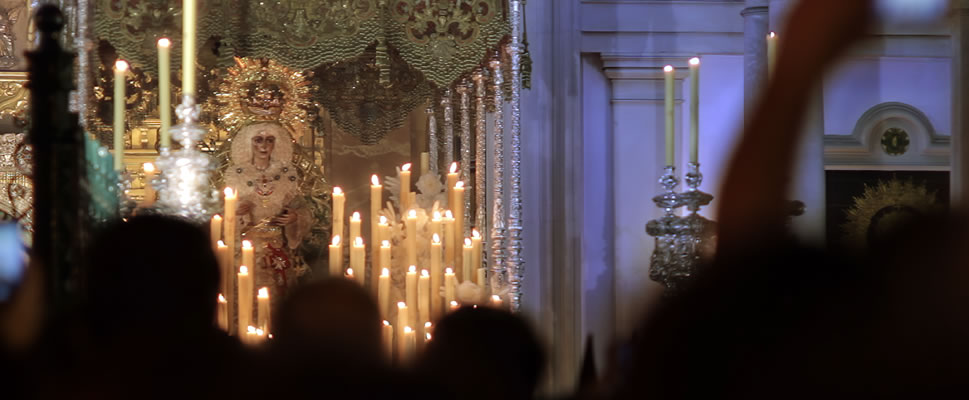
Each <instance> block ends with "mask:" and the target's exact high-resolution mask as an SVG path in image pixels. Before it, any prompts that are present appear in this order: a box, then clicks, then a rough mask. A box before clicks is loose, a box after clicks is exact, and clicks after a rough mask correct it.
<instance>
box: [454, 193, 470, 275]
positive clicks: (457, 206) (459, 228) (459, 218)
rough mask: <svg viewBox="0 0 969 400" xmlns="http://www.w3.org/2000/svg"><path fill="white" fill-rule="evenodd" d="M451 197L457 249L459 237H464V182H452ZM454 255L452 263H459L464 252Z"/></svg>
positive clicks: (456, 247)
mask: <svg viewBox="0 0 969 400" xmlns="http://www.w3.org/2000/svg"><path fill="white" fill-rule="evenodd" d="M451 197H453V199H454V207H451V210H452V211H453V212H454V248H455V249H458V248H459V247H461V243H462V240H461V238H463V237H464V182H462V181H458V183H456V184H454V188H453V190H452V191H451ZM455 251H457V250H455ZM455 257H456V259H455V260H454V265H455V266H457V265H461V263H462V262H463V261H462V260H464V254H463V253H456V254H455ZM461 279H463V280H470V279H471V278H470V277H468V276H463V277H462V278H461Z"/></svg>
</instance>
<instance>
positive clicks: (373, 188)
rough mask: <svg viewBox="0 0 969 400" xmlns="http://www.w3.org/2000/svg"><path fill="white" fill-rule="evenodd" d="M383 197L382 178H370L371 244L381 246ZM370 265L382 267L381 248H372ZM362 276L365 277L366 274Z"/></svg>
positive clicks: (373, 176) (374, 176)
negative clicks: (380, 223) (380, 225)
mask: <svg viewBox="0 0 969 400" xmlns="http://www.w3.org/2000/svg"><path fill="white" fill-rule="evenodd" d="M383 196H384V187H383V185H381V184H380V178H379V177H377V175H376V174H374V175H372V176H371V177H370V243H377V244H379V243H380V241H381V240H383V239H382V238H381V237H380V227H379V226H378V224H379V222H380V210H381V207H380V204H381V203H382V199H383ZM370 265H371V266H373V268H377V267H376V266H377V265H380V246H370ZM361 271H362V270H361ZM371 274H372V275H373V276H376V275H377V274H376V270H372V272H371ZM360 275H361V276H363V275H364V274H360ZM373 284H376V283H373Z"/></svg>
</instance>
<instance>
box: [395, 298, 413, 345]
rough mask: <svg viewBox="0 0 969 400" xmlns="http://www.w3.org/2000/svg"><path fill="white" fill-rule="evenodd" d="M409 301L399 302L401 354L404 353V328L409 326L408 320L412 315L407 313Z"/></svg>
mask: <svg viewBox="0 0 969 400" xmlns="http://www.w3.org/2000/svg"><path fill="white" fill-rule="evenodd" d="M407 314H408V310H407V303H404V302H403V301H401V302H398V303H397V329H399V331H398V332H397V335H396V336H397V338H398V341H397V353H398V355H400V354H401V353H402V351H401V349H403V348H404V343H403V342H404V328H405V327H407V321H410V316H409V315H407Z"/></svg>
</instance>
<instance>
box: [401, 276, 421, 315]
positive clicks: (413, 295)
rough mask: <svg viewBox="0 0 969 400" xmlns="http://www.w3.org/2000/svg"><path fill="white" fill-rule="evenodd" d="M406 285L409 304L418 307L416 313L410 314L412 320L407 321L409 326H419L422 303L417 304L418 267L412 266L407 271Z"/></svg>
mask: <svg viewBox="0 0 969 400" xmlns="http://www.w3.org/2000/svg"><path fill="white" fill-rule="evenodd" d="M404 283H405V284H406V287H405V288H404V289H405V290H404V294H405V295H406V300H407V304H410V306H411V307H416V308H417V309H416V310H415V311H417V312H411V313H410V315H409V316H410V320H408V321H407V325H410V326H417V316H418V314H419V313H420V303H418V302H417V267H416V266H413V265H411V266H410V267H409V268H408V269H407V275H406V277H405V281H404Z"/></svg>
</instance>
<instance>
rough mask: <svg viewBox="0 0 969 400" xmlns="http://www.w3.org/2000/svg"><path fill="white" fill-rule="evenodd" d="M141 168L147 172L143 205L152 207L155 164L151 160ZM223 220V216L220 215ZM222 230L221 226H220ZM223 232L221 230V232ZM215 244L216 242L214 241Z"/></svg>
mask: <svg viewBox="0 0 969 400" xmlns="http://www.w3.org/2000/svg"><path fill="white" fill-rule="evenodd" d="M141 169H142V170H143V171H144V172H145V198H144V199H143V200H142V202H141V206H142V207H151V206H152V205H153V204H155V187H154V186H152V185H151V181H153V180H155V164H152V163H150V162H147V163H144V164H142V165H141ZM219 219H220V220H221V219H222V217H219ZM219 228H220V230H221V228H222V227H221V226H219ZM219 233H220V234H221V231H220V232H219ZM212 245H213V246H214V245H215V242H214V241H213V242H212Z"/></svg>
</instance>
